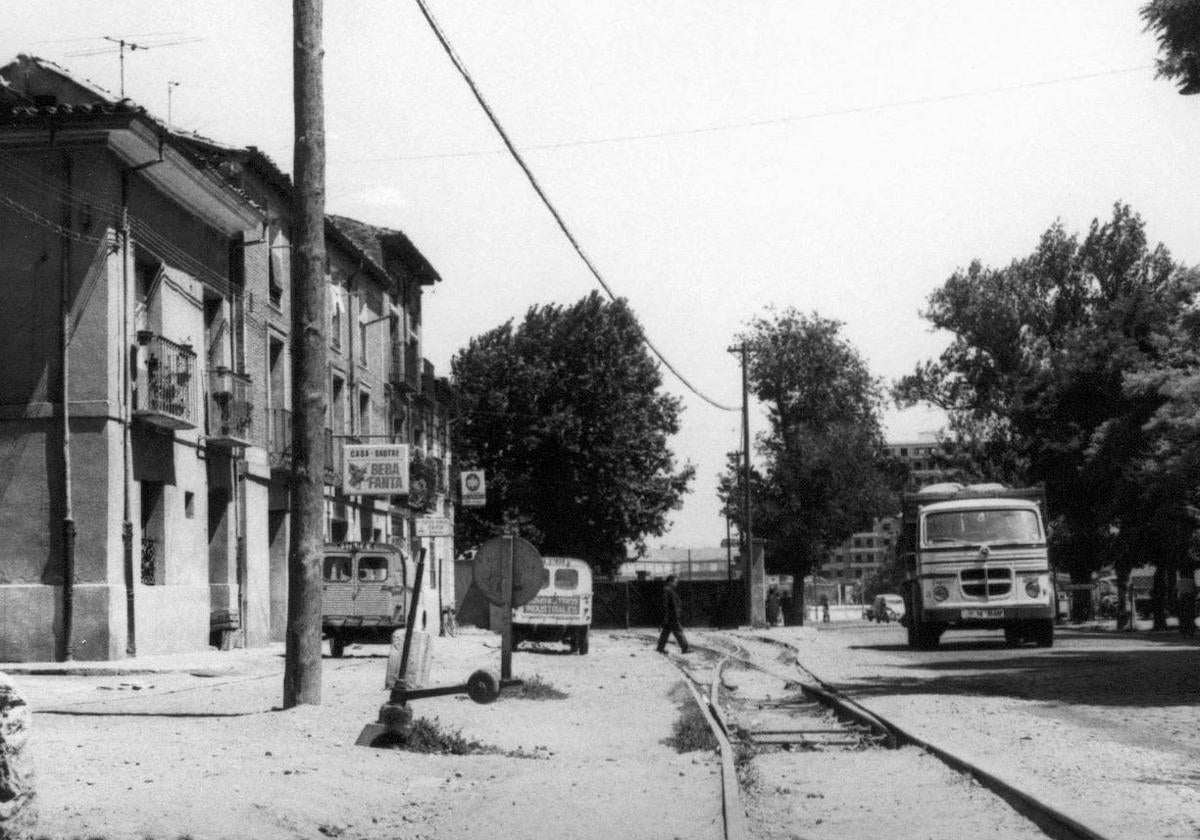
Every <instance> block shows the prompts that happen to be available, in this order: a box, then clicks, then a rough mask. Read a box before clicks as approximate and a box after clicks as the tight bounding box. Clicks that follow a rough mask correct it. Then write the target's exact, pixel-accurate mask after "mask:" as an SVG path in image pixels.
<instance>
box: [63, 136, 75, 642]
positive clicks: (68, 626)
mask: <svg viewBox="0 0 1200 840" xmlns="http://www.w3.org/2000/svg"><path fill="white" fill-rule="evenodd" d="M71 167H72V161H71V157H70V155H64V156H63V170H64V173H65V176H66V182H67V184H66V198H65V200H64V206H63V227H64V228H65V229H66V230H67V231H70V230H71V229H72V223H71V209H72V206H73V204H74V199H73V197H72V186H73V185H72V178H71ZM61 241H62V253H61V255H60V259H61V262H60V270H59V292H60V306H61V310H60V313H59V314H60V316H61V323H60V324H59V328H60V330H61V334H60V336H59V339H60V350H61V353H62V376H61V379H60V384H61V388H62V391H61V397H60V399H59V402H60V403H61V405H62V456H63V476H62V479H63V520H62V538H63V607H62V609H63V659H64V660H65V661H67V662H69V661H71V660H72V659H74V658H75V519H74V509H73V506H72V503H71V498H72V493H71V359H70V347H71V301H70V290H71V237H69V236H64V237H62V240H61Z"/></svg>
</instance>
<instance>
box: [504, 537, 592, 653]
mask: <svg viewBox="0 0 1200 840" xmlns="http://www.w3.org/2000/svg"><path fill="white" fill-rule="evenodd" d="M542 566H543V572H542V588H541V589H540V590H538V594H537V595H535V596H534V598H533V600H531V601H530V602H529V603H527V604H525V605H524V606H521V607H517V608H516V609H514V610H513V617H512V620H513V647H514V648H515V647H516V646H517V644H518V643H520V642H521V640H523V639H540V640H546V641H561V642H565V643H566V644H567V646H568V647H570V648H571V649H572V650H575V651H577V652H579V653H581V654H585V653H587V652H588V628H589V627H590V626H591V624H592V568H591V566H589V565H588V564H587V562H586V561H584V560H577V559H575V558H574V557H543V558H542Z"/></svg>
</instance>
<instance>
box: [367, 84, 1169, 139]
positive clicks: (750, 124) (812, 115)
mask: <svg viewBox="0 0 1200 840" xmlns="http://www.w3.org/2000/svg"><path fill="white" fill-rule="evenodd" d="M1153 69H1154V65H1153V64H1141V65H1138V66H1136V67H1122V68H1119V69H1116V70H1100V71H1097V72H1094V73H1081V74H1078V75H1074V76H1063V77H1060V78H1055V79H1039V80H1036V81H1032V82H1020V83H1018V84H1014V85H1003V86H1000V87H993V88H982V89H978V90H966V91H957V92H955V93H947V94H942V95H936V96H920V97H915V98H912V99H898V100H894V101H891V102H877V103H873V104H870V105H857V106H853V107H849V108H830V109H827V110H823V111H811V112H809V113H805V114H790V115H784V116H780V117H764V118H762V119H757V120H746V121H743V122H730V123H717V124H715V125H707V126H693V127H691V128H676V129H667V130H664V131H651V132H645V133H641V134H617V135H611V136H608V137H591V138H582V139H578V140H560V141H556V142H553V143H531V144H529V145H525V146H522V147H521V148H522V149H523V150H524V151H527V152H533V151H548V150H553V149H571V148H578V147H581V146H602V145H609V144H613V143H634V142H638V141H642V140H665V139H669V138H672V137H687V136H692V135H699V134H713V133H720V132H729V131H741V130H743V129H747V128H764V127H767V126H773V125H785V124H787V123H795V122H806V121H809V120H822V119H830V118H832V117H845V116H852V115H855V114H869V113H876V112H879V111H893V110H898V109H901V108H914V107H918V106H921V105H934V104H937V103H940V102H952V101H954V100H956V99H970V98H974V97H978V96H994V95H997V94H1001V93H1011V92H1013V91H1019V90H1028V89H1031V88H1039V87H1049V86H1052V85H1062V84H1069V83H1072V82H1082V81H1087V80H1090V79H1099V78H1104V77H1107V76H1121V75H1127V74H1129V73H1140V72H1144V71H1146V70H1153ZM503 153H504V150H503V149H486V150H482V149H481V150H474V151H462V152H433V153H430V154H419V155H400V156H397V157H378V158H357V159H355V160H354V161H353V162H355V163H388V162H390V161H405V160H441V159H450V158H468V157H484V156H488V155H498V154H503Z"/></svg>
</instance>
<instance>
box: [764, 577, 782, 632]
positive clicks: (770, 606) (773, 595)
mask: <svg viewBox="0 0 1200 840" xmlns="http://www.w3.org/2000/svg"><path fill="white" fill-rule="evenodd" d="M779 603H780V599H779V590H778V589H776V588H775V587H774V586H772V587H771V588H770V589H768V590H767V626H768V627H774V626H775V625H776V624H778V623H779Z"/></svg>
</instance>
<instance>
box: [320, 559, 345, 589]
mask: <svg viewBox="0 0 1200 840" xmlns="http://www.w3.org/2000/svg"><path fill="white" fill-rule="evenodd" d="M324 575H325V580H328V581H332V582H333V583H344V582H345V581H348V580H350V557H349V555H345V554H331V555H330V556H328V557H326V558H325V569H324Z"/></svg>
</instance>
